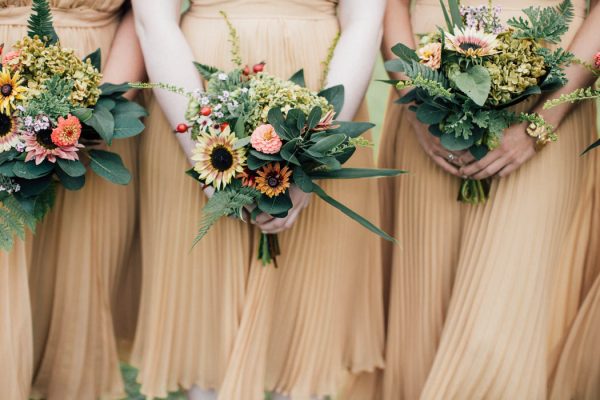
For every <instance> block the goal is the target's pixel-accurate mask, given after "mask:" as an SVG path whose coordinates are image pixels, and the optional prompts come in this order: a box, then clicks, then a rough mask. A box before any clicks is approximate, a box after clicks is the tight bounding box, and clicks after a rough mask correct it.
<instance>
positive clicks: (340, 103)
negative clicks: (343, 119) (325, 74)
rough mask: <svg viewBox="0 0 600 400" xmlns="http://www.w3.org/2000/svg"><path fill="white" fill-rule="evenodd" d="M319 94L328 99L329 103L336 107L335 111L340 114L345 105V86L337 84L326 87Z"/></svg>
mask: <svg viewBox="0 0 600 400" xmlns="http://www.w3.org/2000/svg"><path fill="white" fill-rule="evenodd" d="M319 96H321V97H324V98H325V99H327V101H328V102H329V104H331V105H332V106H333V108H334V109H335V113H336V114H339V113H340V111H342V108H343V107H344V86H343V85H336V86H332V87H330V88H327V89H324V90H322V91H320V92H319Z"/></svg>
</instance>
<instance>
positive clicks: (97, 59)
mask: <svg viewBox="0 0 600 400" xmlns="http://www.w3.org/2000/svg"><path fill="white" fill-rule="evenodd" d="M87 60H90V62H91V63H92V65H93V66H94V68H96V69H97V70H98V71H100V70H101V69H102V50H100V49H97V50H96V51H94V52H93V53H91V54H89V55H88V56H87V57H86V58H84V59H83V61H84V62H85V61H87Z"/></svg>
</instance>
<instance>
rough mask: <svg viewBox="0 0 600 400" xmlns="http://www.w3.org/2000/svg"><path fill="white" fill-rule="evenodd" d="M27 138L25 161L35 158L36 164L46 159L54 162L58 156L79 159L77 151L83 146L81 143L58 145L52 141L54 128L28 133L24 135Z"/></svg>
mask: <svg viewBox="0 0 600 400" xmlns="http://www.w3.org/2000/svg"><path fill="white" fill-rule="evenodd" d="M23 136H24V138H25V152H26V153H27V156H26V157H25V162H28V161H31V160H35V163H36V165H39V164H41V163H42V162H43V161H44V160H46V159H47V160H48V161H50V162H52V163H54V162H56V158H62V159H63V160H71V161H74V160H79V155H78V154H77V151H79V149H80V148H82V147H83V145H81V144H78V143H77V144H72V145H68V146H57V145H56V144H54V142H53V141H52V129H51V128H48V129H42V130H39V131H37V132H33V133H27V134H25V135H23Z"/></svg>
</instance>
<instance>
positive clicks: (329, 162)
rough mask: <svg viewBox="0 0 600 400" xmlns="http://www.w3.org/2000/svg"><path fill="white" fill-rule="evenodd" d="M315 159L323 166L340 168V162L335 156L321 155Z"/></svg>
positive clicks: (333, 168) (332, 168)
mask: <svg viewBox="0 0 600 400" xmlns="http://www.w3.org/2000/svg"><path fill="white" fill-rule="evenodd" d="M316 161H318V162H319V163H321V164H323V165H324V166H325V167H327V168H328V169H331V170H335V169H340V168H342V164H340V162H339V161H338V160H337V158H335V157H321V158H318V159H317V160H316Z"/></svg>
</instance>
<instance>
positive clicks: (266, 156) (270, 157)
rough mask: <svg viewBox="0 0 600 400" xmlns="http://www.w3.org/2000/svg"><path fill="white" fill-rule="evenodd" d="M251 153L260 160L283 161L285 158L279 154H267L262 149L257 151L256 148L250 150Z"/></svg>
mask: <svg viewBox="0 0 600 400" xmlns="http://www.w3.org/2000/svg"><path fill="white" fill-rule="evenodd" d="M250 154H251V155H252V156H254V157H256V158H258V159H259V160H265V161H273V162H277V161H283V159H282V158H281V157H280V156H279V154H265V153H261V152H260V151H256V150H254V149H251V150H250Z"/></svg>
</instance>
